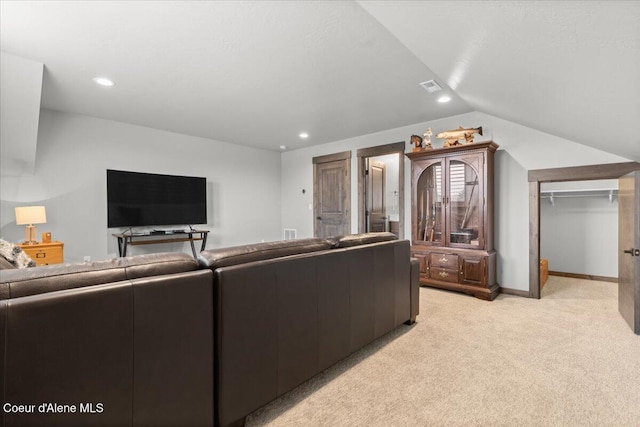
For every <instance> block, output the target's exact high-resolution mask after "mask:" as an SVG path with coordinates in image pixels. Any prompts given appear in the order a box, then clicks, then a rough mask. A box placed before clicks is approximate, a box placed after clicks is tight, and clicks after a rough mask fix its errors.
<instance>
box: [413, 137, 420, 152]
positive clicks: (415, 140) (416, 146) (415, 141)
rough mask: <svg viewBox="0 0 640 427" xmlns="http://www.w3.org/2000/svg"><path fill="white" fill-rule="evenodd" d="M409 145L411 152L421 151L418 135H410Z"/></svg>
mask: <svg viewBox="0 0 640 427" xmlns="http://www.w3.org/2000/svg"><path fill="white" fill-rule="evenodd" d="M411 144H412V145H413V152H414V153H415V152H417V151H422V137H421V136H420V135H411Z"/></svg>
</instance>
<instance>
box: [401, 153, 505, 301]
mask: <svg viewBox="0 0 640 427" xmlns="http://www.w3.org/2000/svg"><path fill="white" fill-rule="evenodd" d="M497 148H498V145H497V144H496V143H494V142H481V143H474V144H466V145H458V146H454V147H447V148H435V149H430V150H422V151H418V152H413V153H407V157H409V158H410V159H411V252H412V255H413V256H414V257H416V258H418V259H419V260H420V284H421V285H426V286H432V287H436V288H442V289H449V290H454V291H461V292H465V293H468V294H471V295H474V296H476V297H478V298H482V299H486V300H493V299H494V298H495V297H496V296H497V295H498V293H499V292H500V287H499V286H498V284H497V283H496V251H495V250H494V249H493V155H494V153H495V151H496V149H497Z"/></svg>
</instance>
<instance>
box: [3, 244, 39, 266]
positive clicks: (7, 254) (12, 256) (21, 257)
mask: <svg viewBox="0 0 640 427" xmlns="http://www.w3.org/2000/svg"><path fill="white" fill-rule="evenodd" d="M0 260H2V261H1V262H0V270H6V269H11V268H26V267H35V266H36V263H35V261H33V260H32V259H31V258H30V257H29V255H27V253H26V252H25V251H23V250H22V248H21V247H20V246H18V245H16V244H14V243H11V242H7V241H6V240H4V239H0Z"/></svg>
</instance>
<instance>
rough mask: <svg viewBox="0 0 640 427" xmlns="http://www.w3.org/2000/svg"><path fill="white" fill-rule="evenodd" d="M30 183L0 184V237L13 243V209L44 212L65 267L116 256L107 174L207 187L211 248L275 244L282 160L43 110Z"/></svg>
mask: <svg viewBox="0 0 640 427" xmlns="http://www.w3.org/2000/svg"><path fill="white" fill-rule="evenodd" d="M35 166H36V167H35V174H33V175H23V176H19V177H11V176H3V177H2V179H1V180H0V185H1V186H0V199H1V200H0V227H1V228H0V235H1V236H2V237H3V238H5V239H6V240H10V241H14V242H18V241H20V240H22V238H23V236H24V227H22V226H17V225H16V224H15V216H14V207H15V206H25V205H31V204H38V205H40V204H42V205H44V206H45V207H46V209H47V224H42V225H40V226H38V236H39V235H40V233H41V232H42V231H51V232H52V234H53V239H54V240H60V241H62V242H64V244H65V246H64V251H65V261H69V262H73V261H82V260H83V257H84V256H85V255H89V256H91V257H92V258H93V259H104V258H107V257H112V256H115V255H117V245H116V239H115V238H114V237H112V236H111V233H113V232H117V231H120V229H107V199H106V169H120V170H129V171H137V172H149V173H162V174H174V175H186V176H200V177H206V178H207V186H208V224H207V225H206V226H202V228H205V229H208V230H210V231H211V233H210V234H209V241H208V244H207V247H209V248H213V247H221V246H231V245H236V244H243V243H251V242H259V241H261V240H265V241H269V240H278V239H280V238H281V235H282V232H281V226H280V153H275V152H271V151H264V150H257V149H253V148H246V147H241V146H238V145H234V144H228V143H224V142H219V141H213V140H208V139H204V138H197V137H191V136H187V135H180V134H176V133H171V132H165V131H160V130H156V129H150V128H145V127H141V126H133V125H129V124H125V123H119V122H113V121H108V120H102V119H96V118H92V117H87V116H81V115H74V114H67V113H61V112H57V111H52V110H46V109H43V110H42V111H41V114H40V128H39V136H38V149H37V156H36V165H35ZM131 249H132V250H131V251H130V252H129V253H130V254H135V253H143V252H158V251H163V250H166V251H184V252H189V253H190V250H191V249H190V247H189V246H188V244H183V243H174V244H166V245H157V246H156V245H153V246H136V247H133V248H131Z"/></svg>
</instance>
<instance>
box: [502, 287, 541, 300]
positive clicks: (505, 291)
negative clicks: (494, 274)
mask: <svg viewBox="0 0 640 427" xmlns="http://www.w3.org/2000/svg"><path fill="white" fill-rule="evenodd" d="M500 292H501V293H503V294H507V295H515V296H517V297H524V298H533V297H532V296H531V293H530V292H529V291H523V290H521V289H511V288H503V287H500Z"/></svg>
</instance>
